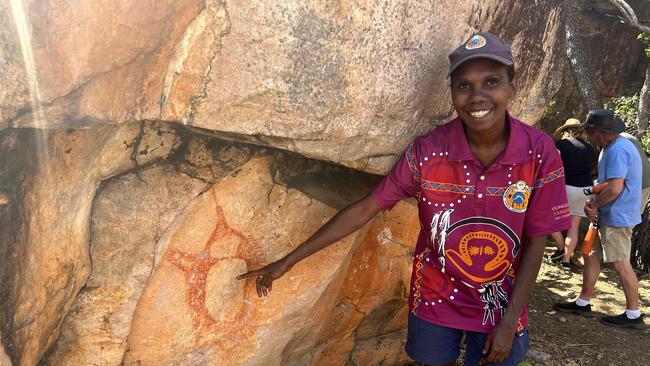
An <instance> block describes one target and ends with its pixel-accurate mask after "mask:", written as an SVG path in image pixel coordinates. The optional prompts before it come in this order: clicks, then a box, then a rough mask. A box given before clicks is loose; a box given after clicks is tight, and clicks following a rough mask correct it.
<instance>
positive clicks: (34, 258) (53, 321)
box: [3, 124, 175, 365]
mask: <svg viewBox="0 0 650 366" xmlns="http://www.w3.org/2000/svg"><path fill="white" fill-rule="evenodd" d="M32 132H34V131H32ZM36 132H38V131H36ZM21 136H22V138H18V139H17V140H18V141H17V142H15V143H13V144H3V145H5V146H6V148H7V149H8V150H5V151H4V153H5V154H6V155H4V158H5V159H6V160H8V161H5V162H4V163H5V164H7V165H13V166H16V165H17V166H18V167H19V168H23V169H24V170H23V171H22V172H21V173H20V174H15V177H17V179H19V181H20V185H19V186H18V187H16V188H15V189H16V190H17V191H19V192H21V193H20V194H18V197H20V198H22V202H20V212H21V216H20V218H24V221H23V222H21V223H20V224H19V227H18V229H17V233H16V236H14V238H15V240H16V242H15V243H14V244H13V245H12V247H11V248H10V249H9V250H10V253H11V254H10V257H11V258H13V259H12V260H11V261H9V263H8V265H7V266H3V271H8V275H4V276H6V278H8V281H9V283H10V284H11V285H8V284H5V285H4V286H5V287H4V288H5V289H7V286H8V287H9V288H8V289H7V290H6V291H8V294H7V299H8V300H7V301H6V302H5V303H4V304H3V308H4V309H5V312H6V313H5V314H10V317H11V319H7V322H8V324H9V326H8V328H9V332H7V333H6V334H7V336H8V337H10V338H11V340H12V342H11V343H12V344H13V345H14V347H15V349H14V350H13V353H14V354H16V355H18V356H17V357H18V358H19V363H18V364H20V365H34V364H36V363H37V362H38V360H39V359H40V358H41V356H42V355H43V353H44V352H45V351H46V350H47V349H48V348H49V347H50V346H51V345H52V344H53V343H54V342H55V341H56V339H57V337H58V335H59V326H60V324H61V321H62V320H63V317H64V316H65V315H66V314H67V311H68V309H69V308H70V306H71V305H72V303H73V301H74V298H75V296H76V294H77V292H78V291H79V289H80V288H81V287H82V286H83V285H84V283H85V281H86V278H87V276H88V274H89V272H90V268H89V266H90V262H89V257H88V234H89V226H90V225H89V224H90V213H91V208H92V203H93V198H94V195H95V191H96V188H97V185H98V183H99V182H101V181H102V180H104V179H106V178H108V177H110V176H112V175H115V174H118V173H119V172H122V171H125V170H127V169H130V168H132V167H133V166H134V165H135V164H136V162H137V163H138V164H144V163H146V162H147V161H150V160H153V159H157V158H160V157H163V156H166V155H167V154H168V153H169V152H170V150H171V148H172V147H173V144H174V140H175V137H174V135H173V134H171V133H170V131H169V130H168V129H165V128H163V127H162V126H156V125H152V124H147V125H145V124H125V125H123V126H121V127H120V128H114V127H110V126H97V127H95V128H92V129H88V130H77V131H60V132H55V133H48V132H44V131H43V132H38V133H34V134H31V136H32V137H34V136H36V138H35V139H33V140H31V141H30V138H29V136H30V133H28V132H27V133H23V134H21ZM5 137H6V139H10V138H11V136H5ZM4 142H7V140H5V141H4ZM12 157H13V159H12ZM19 168H16V169H19ZM9 176H10V177H11V176H12V175H9ZM21 177H22V178H21ZM3 229H6V228H3Z"/></svg>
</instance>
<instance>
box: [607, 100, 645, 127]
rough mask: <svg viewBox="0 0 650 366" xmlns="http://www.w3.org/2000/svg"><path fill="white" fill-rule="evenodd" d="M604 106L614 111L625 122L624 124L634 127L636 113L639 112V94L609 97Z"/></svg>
mask: <svg viewBox="0 0 650 366" xmlns="http://www.w3.org/2000/svg"><path fill="white" fill-rule="evenodd" d="M605 108H607V109H611V110H613V111H614V113H616V115H617V116H618V118H620V119H622V120H623V121H624V122H625V126H627V127H628V128H629V127H636V126H635V122H636V115H637V113H638V112H639V94H638V93H637V94H634V95H632V96H629V97H626V96H622V97H615V98H611V99H610V100H609V102H607V104H605Z"/></svg>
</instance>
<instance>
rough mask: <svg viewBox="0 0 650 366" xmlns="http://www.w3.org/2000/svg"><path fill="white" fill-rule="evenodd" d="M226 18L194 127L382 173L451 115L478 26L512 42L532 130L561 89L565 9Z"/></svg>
mask: <svg viewBox="0 0 650 366" xmlns="http://www.w3.org/2000/svg"><path fill="white" fill-rule="evenodd" d="M227 11H228V15H229V19H230V21H231V25H230V32H229V34H228V35H227V36H226V37H224V38H223V45H222V48H221V50H220V52H219V54H218V56H217V57H215V59H214V61H213V63H212V68H211V73H210V81H209V83H208V84H207V89H206V94H207V95H206V97H205V99H204V100H203V101H202V102H201V104H200V105H199V106H198V107H197V113H196V116H195V118H194V121H193V122H191V124H193V125H196V126H200V127H203V128H206V129H210V130H215V131H225V132H229V133H232V134H237V135H239V136H240V138H241V139H243V140H249V141H256V142H258V143H262V144H265V145H271V146H278V147H281V148H284V149H288V150H292V151H297V152H299V153H301V154H303V155H306V156H309V157H314V158H317V159H323V160H331V161H336V162H340V163H342V164H345V165H348V166H352V167H355V168H357V169H363V170H366V171H372V172H385V171H386V170H387V169H388V168H389V167H390V164H391V163H392V161H393V158H394V157H395V155H396V154H399V153H401V151H402V149H403V147H404V146H405V145H406V144H407V143H408V142H409V141H410V140H411V139H412V138H413V137H415V136H417V135H418V134H421V133H423V132H425V131H426V130H428V129H430V128H431V127H432V126H433V124H436V123H441V122H444V121H446V120H447V119H449V118H450V117H451V115H452V107H451V102H450V98H449V90H448V88H447V87H446V85H447V83H448V81H447V80H446V76H447V70H448V61H447V58H446V56H447V54H448V53H449V52H450V51H451V50H453V49H454V48H456V47H457V46H458V45H459V44H460V43H461V42H462V41H463V39H464V38H466V37H467V36H468V35H469V34H470V33H471V32H472V31H474V30H475V29H484V30H485V29H487V30H493V31H495V32H498V33H502V34H503V36H504V38H506V39H507V40H508V41H510V42H512V44H513V47H514V49H515V54H516V56H517V58H518V60H520V63H519V65H520V70H521V75H522V78H521V80H520V81H521V82H520V87H521V90H525V91H526V92H525V93H520V94H518V98H517V100H516V101H514V102H513V103H512V105H511V107H512V109H513V111H514V112H515V114H516V115H518V116H520V117H521V118H523V119H524V120H527V121H529V122H530V123H534V122H536V120H537V119H539V118H540V117H541V114H542V111H543V110H544V108H545V107H546V101H547V100H548V99H550V97H551V96H552V95H553V94H554V93H555V91H556V89H557V87H558V86H559V81H555V80H553V78H549V77H548V75H552V74H554V73H557V72H559V71H560V70H561V69H562V67H563V66H564V64H563V57H564V54H563V53H560V52H559V51H561V48H560V43H561V39H562V33H561V32H562V30H563V27H562V21H561V13H560V7H559V6H558V2H555V1H543V2H538V3H536V6H535V7H530V6H526V5H525V4H523V3H521V2H516V1H506V2H503V1H484V2H482V3H481V5H480V6H479V5H477V4H473V3H470V2H461V3H459V2H455V1H442V2H441V1H438V2H434V3H427V2H419V3H413V2H407V1H398V2H391V3H385V2H381V1H366V2H362V3H358V2H353V3H345V4H343V3H341V4H337V5H335V6H332V5H331V4H328V5H320V4H317V3H301V4H292V3H281V2H264V3H256V4H252V3H229V4H228V7H227ZM507 19H518V21H517V22H516V25H515V23H512V24H510V23H507ZM521 24H527V26H526V27H521ZM526 28H528V30H527V29H526ZM532 29H535V31H530V30H532ZM540 29H543V30H544V31H543V32H539V30H540Z"/></svg>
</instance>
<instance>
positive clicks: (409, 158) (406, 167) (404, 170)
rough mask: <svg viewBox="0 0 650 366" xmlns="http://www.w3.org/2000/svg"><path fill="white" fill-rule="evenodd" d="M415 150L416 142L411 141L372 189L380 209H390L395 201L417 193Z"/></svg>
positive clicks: (417, 172) (417, 175)
mask: <svg viewBox="0 0 650 366" xmlns="http://www.w3.org/2000/svg"><path fill="white" fill-rule="evenodd" d="M415 150H416V144H415V143H411V144H410V145H409V146H408V147H407V149H406V151H405V152H404V155H402V157H401V158H400V159H399V160H398V161H397V163H395V165H394V166H393V167H392V168H391V170H390V171H389V172H388V175H386V177H384V179H383V180H382V181H381V182H380V183H379V184H378V185H377V186H376V187H375V188H374V189H373V190H372V197H373V198H374V199H375V201H376V202H377V204H378V205H379V207H381V208H382V209H384V210H390V209H391V208H393V206H395V204H396V203H397V202H399V201H401V200H403V199H404V198H407V197H413V196H415V195H417V194H418V193H419V191H420V186H419V176H420V174H419V173H420V171H419V168H417V163H416V161H417V156H416V151H415Z"/></svg>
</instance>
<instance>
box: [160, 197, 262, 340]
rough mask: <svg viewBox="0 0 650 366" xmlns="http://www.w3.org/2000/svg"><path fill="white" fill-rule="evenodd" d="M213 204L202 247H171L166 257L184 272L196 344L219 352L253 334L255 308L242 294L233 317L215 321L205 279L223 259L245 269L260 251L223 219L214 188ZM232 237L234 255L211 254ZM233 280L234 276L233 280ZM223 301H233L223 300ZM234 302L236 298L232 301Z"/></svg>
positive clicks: (255, 263) (186, 298)
mask: <svg viewBox="0 0 650 366" xmlns="http://www.w3.org/2000/svg"><path fill="white" fill-rule="evenodd" d="M211 198H212V199H211V201H212V203H213V206H214V214H215V215H214V216H215V227H214V229H213V230H212V233H211V234H210V237H209V238H208V240H207V241H206V242H205V245H204V246H203V249H202V250H201V251H198V252H196V253H193V254H190V253H185V252H182V251H180V250H178V249H177V248H172V249H170V250H169V251H168V252H167V254H166V256H165V259H166V260H167V261H168V262H169V263H171V264H172V265H173V266H174V267H176V268H178V269H179V270H180V271H181V272H183V274H184V275H185V282H186V287H185V301H186V303H187V306H188V307H189V309H190V311H191V315H192V329H193V331H194V337H195V338H194V341H195V346H196V347H197V348H201V349H207V348H209V347H210V346H216V347H217V348H219V350H220V351H221V352H224V353H225V352H230V351H232V350H233V349H234V348H235V347H237V346H238V345H240V343H241V342H243V341H245V340H247V339H249V338H251V337H252V336H253V335H254V332H255V328H254V326H253V323H254V321H253V320H254V317H255V308H254V306H253V305H252V303H251V302H250V301H248V299H247V298H246V295H244V298H243V299H242V302H241V305H240V306H239V309H238V311H237V313H236V315H235V316H234V317H233V320H217V319H215V318H214V317H213V316H212V315H211V314H210V312H209V310H208V307H207V306H206V296H207V290H206V287H207V279H208V274H209V272H210V269H211V268H212V267H214V266H215V265H216V264H218V263H220V262H222V261H228V260H243V261H245V262H246V265H247V267H248V268H251V267H252V266H256V265H257V264H258V263H257V261H256V260H255V259H254V256H255V255H257V254H258V253H260V250H259V249H260V247H259V245H258V244H257V243H255V242H254V241H252V240H251V239H249V238H248V237H246V236H245V235H244V234H242V233H241V232H240V231H238V230H236V229H234V228H232V227H231V226H230V225H229V224H228V222H227V221H226V217H225V215H224V212H223V208H222V207H221V206H220V205H219V203H218V202H217V200H216V194H215V193H214V191H213V192H212V195H211ZM229 237H234V238H235V239H237V240H239V245H238V246H237V250H236V252H235V254H234V255H228V256H223V257H213V256H212V255H211V254H210V253H211V250H212V248H213V247H214V246H215V245H217V244H218V243H219V241H220V240H223V239H225V238H229ZM233 281H234V279H233ZM224 301H233V300H232V299H224ZM234 301H237V300H234Z"/></svg>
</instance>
